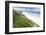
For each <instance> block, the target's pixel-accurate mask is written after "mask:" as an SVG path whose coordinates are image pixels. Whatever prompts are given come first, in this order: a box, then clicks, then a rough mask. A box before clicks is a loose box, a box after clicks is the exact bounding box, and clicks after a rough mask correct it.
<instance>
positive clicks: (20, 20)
mask: <svg viewBox="0 0 46 35" xmlns="http://www.w3.org/2000/svg"><path fill="white" fill-rule="evenodd" d="M35 25H36V27H39V25H37V24H36V23H35V22H33V21H32V20H29V19H27V18H26V17H25V16H24V15H22V14H18V13H17V12H15V11H13V28H21V27H34V26H35Z"/></svg>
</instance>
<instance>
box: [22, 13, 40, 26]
mask: <svg viewBox="0 0 46 35" xmlns="http://www.w3.org/2000/svg"><path fill="white" fill-rule="evenodd" d="M22 14H24V15H25V16H26V17H27V18H28V19H29V20H32V21H33V22H36V24H38V25H39V26H40V18H38V17H36V16H32V14H30V15H29V14H27V13H25V12H22Z"/></svg>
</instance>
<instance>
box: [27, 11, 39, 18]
mask: <svg viewBox="0 0 46 35" xmlns="http://www.w3.org/2000/svg"><path fill="white" fill-rule="evenodd" d="M26 14H28V15H32V16H35V17H37V18H40V13H34V12H26Z"/></svg>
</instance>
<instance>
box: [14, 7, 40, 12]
mask: <svg viewBox="0 0 46 35" xmlns="http://www.w3.org/2000/svg"><path fill="white" fill-rule="evenodd" d="M14 10H15V11H22V12H40V8H38V7H14Z"/></svg>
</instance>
